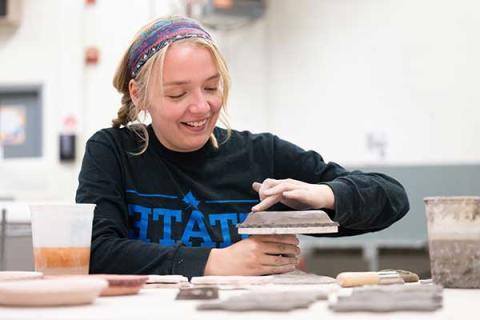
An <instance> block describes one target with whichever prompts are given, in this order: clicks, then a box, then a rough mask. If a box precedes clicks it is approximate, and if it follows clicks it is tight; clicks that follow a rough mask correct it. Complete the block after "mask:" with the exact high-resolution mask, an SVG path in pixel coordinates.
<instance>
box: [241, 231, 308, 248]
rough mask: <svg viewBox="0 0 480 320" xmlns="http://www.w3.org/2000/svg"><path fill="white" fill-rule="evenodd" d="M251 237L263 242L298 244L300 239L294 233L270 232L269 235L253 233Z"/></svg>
mask: <svg viewBox="0 0 480 320" xmlns="http://www.w3.org/2000/svg"><path fill="white" fill-rule="evenodd" d="M250 238H253V239H258V240H260V241H262V242H274V243H285V244H291V245H294V246H297V245H298V244H299V243H300V241H299V240H298V238H297V236H296V235H294V234H268V235H263V234H262V235H252V236H250Z"/></svg>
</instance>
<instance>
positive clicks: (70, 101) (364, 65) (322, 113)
mask: <svg viewBox="0 0 480 320" xmlns="http://www.w3.org/2000/svg"><path fill="white" fill-rule="evenodd" d="M23 4H24V6H23V19H22V24H21V25H20V27H19V28H16V29H0V85H22V84H41V85H42V86H43V107H44V114H45V119H44V151H45V154H44V157H42V158H41V159H25V160H22V161H18V160H15V161H12V160H4V161H2V162H0V177H1V178H0V195H13V196H15V197H16V198H17V199H20V200H22V199H23V200H26V199H32V198H34V199H65V200H71V199H73V196H74V193H75V189H76V186H77V175H78V171H79V166H80V160H81V156H82V153H83V145H84V143H85V141H86V139H87V138H88V137H89V136H90V135H91V134H92V133H93V132H94V131H96V130H98V129H100V128H103V127H108V126H109V125H110V121H111V119H112V118H113V117H114V116H115V115H116V111H117V109H118V106H119V100H120V97H119V95H118V94H117V93H116V92H115V91H114V89H113V87H112V85H111V80H112V77H113V73H114V70H115V68H116V65H117V63H118V61H119V59H120V57H121V55H122V53H123V51H124V50H125V49H126V47H127V46H128V44H129V42H130V40H131V38H132V37H133V35H134V33H135V32H136V31H137V30H138V29H139V28H140V26H142V25H143V24H144V23H145V22H146V21H147V20H149V19H150V18H152V17H154V16H156V15H167V14H170V13H181V12H182V6H181V5H179V1H174V0H136V1H130V0H99V1H97V4H96V5H95V6H91V7H88V6H85V4H84V1H80V0H77V1H62V0H23ZM479 9H480V3H478V2H477V1H474V0H463V1H460V2H459V1H453V0H422V1H415V0H402V1H398V0H397V1H396V0H361V1H360V0H341V1H339V0H273V1H272V0H271V1H269V8H268V12H267V15H266V16H265V17H264V18H263V19H262V20H260V21H257V22H256V23H254V24H252V25H249V26H247V27H246V28H245V29H243V30H239V31H229V32H216V31H214V32H213V33H214V36H215V37H216V38H217V40H218V42H219V44H220V47H221V48H222V50H223V52H224V54H225V56H226V58H227V60H228V62H229V66H230V70H231V73H232V80H233V88H232V94H231V100H230V103H229V113H230V115H231V119H232V124H233V127H234V128H239V129H249V130H251V131H273V132H274V133H277V134H279V135H280V136H281V137H282V138H285V139H287V140H290V141H293V142H295V143H298V144H299V145H301V146H303V147H305V148H311V149H315V150H317V151H319V152H320V153H321V154H322V155H323V156H324V157H325V158H326V160H333V161H337V162H340V163H342V164H347V165H359V164H365V163H373V164H379V163H380V164H385V163H386V164H418V163H422V164H429V163H466V162H479V161H480V144H479V143H477V142H476V138H477V137H478V136H480V134H479V133H480V132H479V131H480V129H479V128H478V127H480V126H478V125H477V123H478V122H479V121H478V120H477V119H478V118H479V113H480V111H478V108H475V106H476V105H479V104H480V103H479V102H480V94H479V93H477V92H479V90H475V89H476V88H475V86H476V82H478V81H475V80H476V76H477V75H478V74H479V71H480V70H479V69H480V62H479V61H478V59H477V57H478V56H479V53H480V52H479V51H480V40H479V37H478V31H477V30H479V29H480V19H479V18H478V15H477V13H478V11H479ZM88 45H96V46H98V47H99V48H100V53H101V55H100V63H99V64H98V65H96V66H88V67H86V66H85V65H84V62H83V52H84V48H85V47H86V46H88ZM68 114H73V115H75V116H77V117H78V119H79V124H78V128H77V132H78V134H79V141H78V143H79V145H80V147H79V151H80V155H79V159H78V161H77V162H75V163H74V164H69V165H66V164H61V163H59V162H58V159H57V158H58V143H57V141H58V134H59V132H60V131H61V129H62V117H63V116H64V115H68ZM368 134H373V135H374V136H375V137H376V138H377V139H380V140H382V139H384V140H385V141H386V142H387V145H386V156H385V158H381V157H379V156H378V154H377V153H376V152H375V151H369V150H368V148H367V144H366V140H367V139H366V136H367V135H368Z"/></svg>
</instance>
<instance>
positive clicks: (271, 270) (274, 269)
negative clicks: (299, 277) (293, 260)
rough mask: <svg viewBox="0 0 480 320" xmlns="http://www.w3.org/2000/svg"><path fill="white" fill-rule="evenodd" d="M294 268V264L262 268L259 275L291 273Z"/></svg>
mask: <svg viewBox="0 0 480 320" xmlns="http://www.w3.org/2000/svg"><path fill="white" fill-rule="evenodd" d="M295 267H296V266H295V265H294V264H290V265H285V266H263V268H262V269H261V274H263V275H267V274H278V273H286V272H292V271H295Z"/></svg>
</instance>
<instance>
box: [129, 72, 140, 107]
mask: <svg viewBox="0 0 480 320" xmlns="http://www.w3.org/2000/svg"><path fill="white" fill-rule="evenodd" d="M138 91H139V89H138V85H137V82H136V81H135V80H133V79H131V80H130V81H129V82H128V92H129V93H130V97H131V98H132V102H133V104H134V105H135V107H137V108H140V97H139V94H138Z"/></svg>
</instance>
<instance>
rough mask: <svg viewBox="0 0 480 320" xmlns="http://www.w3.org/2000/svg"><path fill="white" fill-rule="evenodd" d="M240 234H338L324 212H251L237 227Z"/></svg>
mask: <svg viewBox="0 0 480 320" xmlns="http://www.w3.org/2000/svg"><path fill="white" fill-rule="evenodd" d="M237 228H238V233H240V234H314V233H317V234H318V233H335V232H338V223H337V222H334V221H332V220H331V219H330V217H329V216H328V215H327V214H326V213H325V212H324V211H322V210H308V211H258V212H251V213H249V214H248V216H247V218H246V219H245V221H244V222H243V223H240V224H238V225H237Z"/></svg>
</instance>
